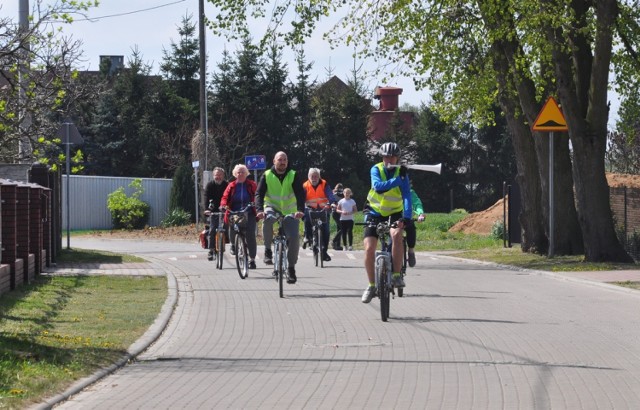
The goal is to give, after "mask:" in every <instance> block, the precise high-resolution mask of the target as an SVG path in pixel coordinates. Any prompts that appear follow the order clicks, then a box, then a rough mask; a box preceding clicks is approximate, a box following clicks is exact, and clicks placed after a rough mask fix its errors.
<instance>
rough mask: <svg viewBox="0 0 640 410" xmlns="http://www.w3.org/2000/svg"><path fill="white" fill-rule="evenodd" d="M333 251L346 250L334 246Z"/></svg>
mask: <svg viewBox="0 0 640 410" xmlns="http://www.w3.org/2000/svg"><path fill="white" fill-rule="evenodd" d="M333 250H334V251H341V250H344V248H343V247H342V246H340V245H338V246H334V247H333Z"/></svg>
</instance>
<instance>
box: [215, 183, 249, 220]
mask: <svg viewBox="0 0 640 410" xmlns="http://www.w3.org/2000/svg"><path fill="white" fill-rule="evenodd" d="M237 183H238V180H234V181H231V182H229V185H227V189H225V190H224V194H222V199H220V206H224V207H227V211H226V213H225V215H224V222H225V223H229V211H230V209H229V207H230V206H231V201H232V199H233V196H234V195H235V192H236V185H237ZM244 185H245V186H246V187H247V192H248V193H249V198H250V202H255V197H256V191H257V189H258V184H256V182H255V181H254V180H252V179H249V178H247V179H246V180H245V181H244ZM251 212H252V213H253V214H254V215H255V214H256V208H255V207H253V208H252V209H251Z"/></svg>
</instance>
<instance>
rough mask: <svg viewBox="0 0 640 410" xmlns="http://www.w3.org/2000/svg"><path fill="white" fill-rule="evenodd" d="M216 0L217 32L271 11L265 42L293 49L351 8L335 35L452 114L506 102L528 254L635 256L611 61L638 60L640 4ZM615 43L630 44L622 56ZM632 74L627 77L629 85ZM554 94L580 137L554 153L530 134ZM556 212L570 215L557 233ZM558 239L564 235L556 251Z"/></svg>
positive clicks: (478, 114) (485, 112)
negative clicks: (619, 186)
mask: <svg viewBox="0 0 640 410" xmlns="http://www.w3.org/2000/svg"><path fill="white" fill-rule="evenodd" d="M209 2H210V3H213V4H214V5H216V6H217V7H218V8H219V10H220V14H219V15H218V16H217V18H216V19H213V20H211V21H210V26H211V27H212V29H213V30H214V31H215V32H219V33H225V32H226V33H230V32H231V33H242V32H243V31H245V30H247V29H248V23H250V22H251V21H250V20H251V19H253V18H256V17H263V16H267V17H268V19H269V21H270V24H269V25H268V29H267V30H266V34H265V37H266V38H268V37H273V36H276V37H280V38H283V39H284V40H285V41H286V42H288V43H291V44H298V43H301V42H304V41H305V39H306V38H307V37H308V36H309V35H311V34H312V33H313V32H314V29H315V28H316V26H317V24H318V22H319V21H320V20H321V19H322V18H323V17H324V16H327V15H330V14H334V15H335V14H336V13H339V12H340V13H343V15H344V17H343V19H342V20H341V21H340V23H339V24H338V26H337V27H335V29H334V30H333V31H332V32H330V33H328V34H327V38H328V39H329V40H330V41H333V42H342V43H345V44H347V45H355V46H356V47H357V48H358V51H357V52H358V54H359V55H361V56H363V57H369V58H374V59H378V60H384V61H388V62H390V63H391V64H393V65H395V67H396V73H397V74H399V75H405V76H406V75H408V76H411V77H412V78H414V81H415V82H416V84H417V85H418V86H420V87H428V88H429V89H430V90H431V91H432V93H433V98H434V102H435V105H434V109H435V110H436V111H437V112H439V113H440V114H441V115H443V118H445V119H450V120H458V121H459V120H460V119H462V118H471V119H472V121H473V122H474V123H476V124H483V123H487V122H492V121H494V117H493V114H494V111H493V106H494V105H495V103H496V102H498V103H499V104H500V107H501V109H502V112H503V113H504V114H505V116H506V118H507V123H508V125H509V129H510V133H511V134H512V138H513V144H514V148H515V152H516V159H517V166H518V174H519V176H518V182H519V183H520V185H521V187H522V189H521V195H522V203H523V204H524V208H523V211H522V215H521V218H520V219H521V221H522V222H524V223H523V224H522V225H523V250H525V251H533V252H540V253H542V252H546V251H547V250H548V251H549V254H555V253H576V252H582V251H583V250H584V253H585V256H586V259H587V260H591V261H603V260H615V261H630V258H629V256H628V255H627V254H626V253H625V252H624V251H623V250H622V248H621V246H620V243H619V242H618V239H617V237H616V235H615V229H614V224H613V219H612V215H611V209H610V206H609V197H608V187H607V183H606V178H605V175H604V156H605V145H606V140H607V122H608V115H609V113H608V104H607V103H608V101H607V90H608V86H609V72H610V71H611V64H612V62H613V63H617V66H621V65H624V64H627V67H628V66H629V65H630V64H631V62H632V61H634V60H633V58H624V57H623V56H627V55H630V56H633V54H632V53H633V50H631V49H630V45H631V44H634V43H632V42H629V41H628V40H629V39H630V38H631V39H632V40H633V39H635V36H636V35H637V31H638V30H637V27H638V22H639V19H638V13H637V9H638V2H637V1H616V0H602V1H597V2H596V1H588V0H574V1H570V2H569V1H562V0H541V1H538V0H487V1H471V2H460V1H456V0H441V1H421V2H412V1H408V0H398V1H393V2H368V1H362V0H345V1H343V2H333V1H330V0H320V1H309V2H294V1H284V2H278V3H277V5H276V7H274V8H273V9H272V10H269V9H267V6H268V5H269V4H270V2H268V1H265V0H244V1H234V2H229V1H225V0H209ZM289 24H290V25H289ZM232 35H233V34H232ZM625 40H627V41H625ZM616 41H619V42H620V44H622V45H623V46H624V47H621V49H622V50H621V54H620V55H619V56H618V57H617V58H616V59H613V55H614V54H613V50H614V45H616V44H617V43H616ZM635 44H637V43H635ZM625 52H626V53H625ZM635 71H636V72H637V71H638V70H637V69H636V70H635ZM628 78H629V76H628V75H622V76H621V81H628ZM548 95H555V96H557V98H558V99H559V101H560V103H561V105H562V109H563V112H564V115H565V117H566V119H567V123H568V125H569V132H568V137H569V138H560V139H559V140H558V141H556V142H555V143H554V144H552V145H550V146H552V147H554V148H547V147H549V146H545V145H544V144H542V143H541V139H542V136H540V135H534V134H539V133H533V132H532V131H531V129H530V125H531V124H532V123H533V121H534V120H535V118H536V116H537V113H538V112H539V110H540V108H541V105H542V103H543V102H544V100H545V99H546V97H547V96H548ZM534 138H535V139H537V141H536V140H534ZM569 141H571V155H570V154H569ZM549 149H557V150H558V152H559V155H558V156H557V158H558V161H557V162H556V163H555V164H549V163H548V161H546V158H547V157H548V155H547V154H548V150H549ZM551 165H552V166H554V167H556V168H557V169H558V171H559V172H558V174H559V176H560V177H559V180H558V181H557V186H558V191H559V192H560V193H561V194H562V196H561V197H559V198H558V199H557V203H554V204H549V201H548V199H549V198H548V196H547V192H548V189H545V188H547V186H546V185H547V182H545V176H546V175H547V174H548V169H549V166H551ZM574 188H575V193H576V194H575V198H574V196H573V192H574ZM574 204H575V207H574ZM556 211H558V212H562V216H563V217H562V218H561V220H560V221H558V224H556V225H555V226H553V227H552V226H549V225H548V222H547V221H548V219H549V215H550V214H551V212H554V213H556ZM541 227H545V228H544V229H541ZM554 237H558V238H559V240H558V241H557V243H551V244H550V243H549V240H550V239H552V238H554ZM550 246H553V247H554V248H552V249H549V247H550ZM556 246H557V249H556V248H555V247H556Z"/></svg>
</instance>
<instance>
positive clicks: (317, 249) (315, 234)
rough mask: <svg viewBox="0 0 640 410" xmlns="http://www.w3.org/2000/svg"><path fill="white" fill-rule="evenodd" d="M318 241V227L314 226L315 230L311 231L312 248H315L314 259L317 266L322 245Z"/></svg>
mask: <svg viewBox="0 0 640 410" xmlns="http://www.w3.org/2000/svg"><path fill="white" fill-rule="evenodd" d="M319 246H320V245H319V242H318V228H317V227H316V226H314V227H313V232H312V233H311V249H312V250H313V261H314V262H315V264H316V266H318V262H319V256H318V255H320V247H319Z"/></svg>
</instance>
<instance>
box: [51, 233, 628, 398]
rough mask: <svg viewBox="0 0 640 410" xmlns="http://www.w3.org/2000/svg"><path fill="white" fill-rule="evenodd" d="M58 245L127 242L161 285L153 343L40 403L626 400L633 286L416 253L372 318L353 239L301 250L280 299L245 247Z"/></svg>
mask: <svg viewBox="0 0 640 410" xmlns="http://www.w3.org/2000/svg"><path fill="white" fill-rule="evenodd" d="M72 247H80V248H91V249H105V250H111V251H117V252H130V253H135V254H138V255H140V256H142V257H144V258H146V259H147V260H149V261H151V263H152V265H153V268H154V270H155V271H156V272H159V273H161V274H166V275H167V277H168V279H169V283H170V286H171V289H172V291H171V292H170V293H171V295H170V299H169V309H164V310H163V313H162V314H161V316H165V320H164V322H163V320H161V319H162V318H159V320H158V321H157V323H156V324H155V325H154V326H155V327H156V328H157V327H158V326H161V327H162V329H161V330H163V332H162V333H161V334H160V335H159V337H158V338H157V340H156V341H155V343H153V344H152V345H151V346H149V347H148V349H146V350H144V351H143V352H142V353H141V354H140V355H138V357H137V360H136V361H134V362H132V363H130V364H128V365H126V366H124V367H122V368H120V369H118V370H117V371H115V372H114V373H113V374H110V375H107V376H106V377H102V378H100V379H99V380H98V381H97V382H96V383H94V384H92V385H90V386H89V387H87V388H86V389H84V390H83V391H82V392H80V393H79V394H77V395H74V396H72V397H71V398H70V399H69V400H67V401H65V402H63V403H62V404H60V405H59V406H56V408H60V409H116V408H117V409H176V408H182V409H195V408H204V409H210V408H216V409H217V408H232V409H236V408H238V409H239V408H242V409H258V408H259V409H301V408H309V409H316V408H320V409H326V408H331V409H354V408H355V409H360V408H386V409H390V408H397V409H409V408H415V409H637V408H639V406H640V320H639V313H640V291H629V290H626V289H622V288H617V287H614V286H611V285H602V284H599V283H596V282H592V281H584V280H581V279H573V278H571V279H564V278H561V277H559V276H555V275H553V274H543V273H539V272H532V271H516V270H510V269H505V268H502V267H498V266H495V265H491V264H481V263H473V262H467V261H462V260H459V259H455V258H450V257H446V256H438V255H435V254H428V253H422V254H419V257H418V265H417V266H416V267H415V268H412V269H410V270H409V274H408V276H407V280H406V282H407V288H406V290H405V297H403V298H395V299H393V300H392V301H391V317H390V319H389V321H388V322H387V323H383V322H382V321H381V320H380V313H379V304H378V301H377V299H374V300H373V301H372V302H371V303H370V304H363V303H361V301H360V297H361V294H362V292H363V290H364V288H365V287H366V285H367V281H366V279H365V273H364V270H363V268H362V256H363V255H362V253H361V252H358V251H354V252H344V251H340V252H338V251H333V252H331V255H332V256H333V261H331V262H328V263H327V264H326V265H327V267H325V268H324V269H320V268H316V267H314V266H313V262H312V258H311V255H310V253H308V252H306V251H302V250H301V257H300V261H299V264H298V267H297V271H298V283H297V284H295V285H286V288H285V298H283V299H281V298H279V297H278V287H277V282H276V281H275V280H274V279H272V277H271V268H269V267H266V266H265V265H264V264H263V263H262V260H261V259H259V260H258V269H257V270H255V271H250V276H249V278H247V279H246V280H241V279H240V278H239V276H238V274H237V272H236V270H235V266H233V265H232V260H231V257H230V255H228V254H227V257H228V259H226V260H225V264H226V266H225V267H224V268H223V270H221V271H219V270H216V269H215V265H214V263H212V262H208V261H207V260H206V255H205V252H204V251H203V250H202V249H200V248H199V247H198V246H197V244H195V243H194V244H175V243H168V242H158V241H145V242H127V241H114V240H93V239H76V238H73V243H72ZM259 255H260V256H261V255H262V250H259ZM165 324H166V326H165ZM156 330H157V329H156ZM158 334H159V332H158ZM147 339H149V336H147ZM142 342H143V341H142ZM145 347H146V346H145ZM96 378H97V377H96Z"/></svg>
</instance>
